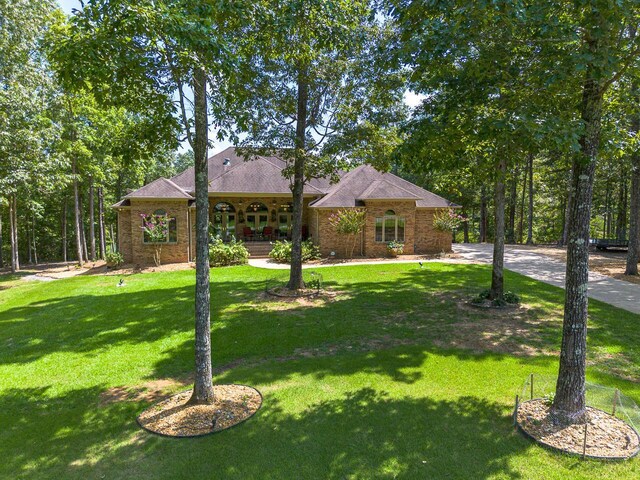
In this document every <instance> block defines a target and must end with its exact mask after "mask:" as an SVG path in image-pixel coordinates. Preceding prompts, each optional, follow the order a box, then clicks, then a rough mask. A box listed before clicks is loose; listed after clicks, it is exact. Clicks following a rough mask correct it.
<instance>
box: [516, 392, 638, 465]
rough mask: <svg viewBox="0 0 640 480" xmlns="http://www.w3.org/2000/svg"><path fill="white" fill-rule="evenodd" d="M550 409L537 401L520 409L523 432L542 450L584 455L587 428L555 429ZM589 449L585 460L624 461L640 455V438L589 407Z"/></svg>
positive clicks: (601, 412) (617, 419) (611, 418)
mask: <svg viewBox="0 0 640 480" xmlns="http://www.w3.org/2000/svg"><path fill="white" fill-rule="evenodd" d="M549 409H550V405H549V404H548V402H547V401H546V400H544V399H541V398H537V399H533V400H529V401H527V402H524V403H521V404H520V405H519V406H518V412H517V425H518V428H519V429H520V431H522V432H523V433H524V434H525V435H526V436H528V437H530V438H532V439H533V440H535V441H536V442H537V443H539V444H541V445H542V446H545V447H548V448H551V449H553V450H559V451H561V452H565V453H569V454H572V455H582V454H583V449H584V429H585V424H584V423H580V424H575V425H569V426H566V427H561V426H558V425H555V424H554V423H553V422H552V421H551V417H550V415H549ZM587 415H588V418H589V421H588V423H587V447H586V451H585V457H589V458H596V459H601V460H624V459H628V458H631V457H633V456H635V455H637V454H638V452H639V451H640V436H639V435H638V432H636V431H635V430H634V429H633V427H631V426H630V425H628V424H627V423H625V422H623V421H622V420H620V419H619V418H617V417H614V416H613V415H610V414H608V413H607V412H605V411H603V410H599V409H597V408H593V407H587Z"/></svg>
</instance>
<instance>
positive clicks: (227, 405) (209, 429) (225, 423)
mask: <svg viewBox="0 0 640 480" xmlns="http://www.w3.org/2000/svg"><path fill="white" fill-rule="evenodd" d="M213 391H214V398H215V400H214V403H213V404H211V405H191V404H189V403H188V401H189V399H190V398H191V390H189V391H186V392H182V393H178V394H177V395H173V396H172V397H169V398H167V399H165V400H163V401H161V402H159V403H157V404H155V405H152V406H151V407H149V408H148V409H146V410H145V411H144V412H142V413H141V414H140V415H139V416H138V423H139V424H140V426H141V427H142V428H144V429H145V430H148V431H150V432H153V433H157V434H160V435H166V436H171V437H197V436H200V435H206V434H208V433H213V432H219V431H221V430H225V429H227V428H231V427H233V426H234V425H237V424H239V423H242V422H244V421H245V420H247V419H248V418H250V417H252V416H253V415H254V414H255V413H256V412H257V411H258V409H259V408H260V407H261V406H262V396H261V395H260V392H258V391H257V390H256V389H255V388H252V387H248V386H246V385H214V387H213Z"/></svg>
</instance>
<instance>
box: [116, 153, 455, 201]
mask: <svg viewBox="0 0 640 480" xmlns="http://www.w3.org/2000/svg"><path fill="white" fill-rule="evenodd" d="M208 163H209V192H211V193H246V194H284V195H290V194H291V188H290V186H289V179H287V178H285V177H283V176H282V169H283V168H285V167H286V162H285V161H284V160H283V159H281V158H279V157H276V156H259V155H258V156H256V157H255V158H254V159H253V160H250V161H245V160H244V157H242V156H240V155H238V153H237V152H236V150H235V148H233V147H229V148H227V149H225V150H223V151H221V152H220V153H217V154H215V155H213V156H212V157H210V158H209V160H208ZM194 191H195V186H194V173H193V167H191V168H188V169H186V170H185V171H184V172H182V173H180V174H178V175H176V176H175V177H173V178H171V179H166V178H159V179H157V180H155V181H153V182H151V183H149V184H148V185H145V186H144V187H142V188H140V189H138V190H136V191H135V192H132V193H130V194H128V195H126V196H125V197H124V199H123V200H122V201H121V202H118V203H117V204H116V205H114V207H117V206H125V205H126V204H127V201H128V199H130V198H184V199H187V200H193V195H192V194H193V193H194ZM304 193H305V194H308V195H315V196H322V198H319V199H317V200H315V201H313V202H312V203H311V204H310V206H311V207H317V208H336V207H337V208H341V207H355V206H361V205H363V201H365V200H394V199H396V200H400V199H403V200H413V201H415V203H416V206H417V207H418V208H446V207H458V205H456V204H454V203H451V202H449V201H448V200H445V199H444V198H442V197H439V196H438V195H435V194H434V193H431V192H428V191H427V190H425V189H423V188H420V187H418V186H417V185H414V184H413V183H411V182H408V181H407V180H403V179H402V178H400V177H398V176H396V175H393V174H391V173H382V172H379V171H378V170H376V169H375V168H373V167H371V166H369V165H361V166H359V167H357V168H355V169H353V170H351V171H350V172H348V173H342V175H341V178H340V181H339V182H338V183H336V184H334V185H331V183H330V181H329V180H328V179H325V178H320V179H313V180H311V181H310V182H308V184H307V185H305V187H304Z"/></svg>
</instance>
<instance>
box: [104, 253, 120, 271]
mask: <svg viewBox="0 0 640 480" xmlns="http://www.w3.org/2000/svg"><path fill="white" fill-rule="evenodd" d="M105 260H106V261H107V267H111V268H118V267H119V266H120V265H122V264H123V263H124V257H123V256H122V254H121V253H120V252H107V253H106V255H105Z"/></svg>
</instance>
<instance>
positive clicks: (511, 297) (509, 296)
mask: <svg viewBox="0 0 640 480" xmlns="http://www.w3.org/2000/svg"><path fill="white" fill-rule="evenodd" d="M502 298H504V301H505V302H507V303H511V304H512V305H515V304H518V303H520V297H519V296H518V295H517V294H515V293H513V292H504V295H503V297H502Z"/></svg>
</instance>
